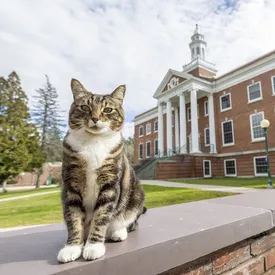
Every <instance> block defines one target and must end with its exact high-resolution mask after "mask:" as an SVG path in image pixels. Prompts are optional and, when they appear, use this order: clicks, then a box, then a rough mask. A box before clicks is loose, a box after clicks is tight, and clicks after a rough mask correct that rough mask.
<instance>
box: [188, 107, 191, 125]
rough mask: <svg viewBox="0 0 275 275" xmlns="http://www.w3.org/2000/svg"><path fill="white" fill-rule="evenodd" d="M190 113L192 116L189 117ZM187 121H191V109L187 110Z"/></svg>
mask: <svg viewBox="0 0 275 275" xmlns="http://www.w3.org/2000/svg"><path fill="white" fill-rule="evenodd" d="M189 110H190V111H189ZM189 112H190V116H189ZM187 121H188V122H189V121H191V107H188V108H187Z"/></svg>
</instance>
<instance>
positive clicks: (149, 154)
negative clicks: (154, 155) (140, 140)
mask: <svg viewBox="0 0 275 275" xmlns="http://www.w3.org/2000/svg"><path fill="white" fill-rule="evenodd" d="M146 157H147V158H150V157H151V142H150V141H147V142H146Z"/></svg>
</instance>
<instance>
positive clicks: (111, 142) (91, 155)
mask: <svg viewBox="0 0 275 275" xmlns="http://www.w3.org/2000/svg"><path fill="white" fill-rule="evenodd" d="M120 141H121V135H120V133H114V134H113V135H110V136H103V137H93V136H92V137H91V136H90V135H89V134H86V133H74V132H73V133H72V134H71V135H70V136H68V143H69V144H70V145H71V146H72V148H73V149H74V150H76V151H78V154H79V155H80V156H81V157H82V158H83V159H84V160H85V162H86V192H85V196H84V198H83V203H84V205H85V208H86V211H87V212H88V213H87V214H88V215H92V212H93V209H94V207H95V203H96V200H97V197H98V194H99V186H98V184H97V182H96V181H97V173H96V169H98V168H100V167H101V166H102V164H103V162H104V160H105V159H106V158H107V157H108V156H109V155H110V152H111V151H112V150H113V149H114V148H115V147H116V146H117V145H118V144H119V143H120Z"/></svg>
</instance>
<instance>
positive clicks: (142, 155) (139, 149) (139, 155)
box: [138, 143, 144, 159]
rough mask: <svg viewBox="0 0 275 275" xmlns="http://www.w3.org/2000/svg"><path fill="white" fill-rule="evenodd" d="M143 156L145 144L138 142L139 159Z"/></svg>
mask: <svg viewBox="0 0 275 275" xmlns="http://www.w3.org/2000/svg"><path fill="white" fill-rule="evenodd" d="M140 145H142V157H140ZM143 156H144V144H143V143H139V144H138V159H143Z"/></svg>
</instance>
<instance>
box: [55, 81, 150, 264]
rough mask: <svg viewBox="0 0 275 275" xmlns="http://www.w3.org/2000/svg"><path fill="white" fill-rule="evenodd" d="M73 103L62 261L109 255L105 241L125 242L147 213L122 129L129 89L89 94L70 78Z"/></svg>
mask: <svg viewBox="0 0 275 275" xmlns="http://www.w3.org/2000/svg"><path fill="white" fill-rule="evenodd" d="M71 89H72V93H73V97H74V102H73V103H72V105H71V109H70V113H69V131H68V133H67V135H66V137H65V139H64V142H63V165H62V179H63V184H62V202H63V213H64V220H65V223H66V225H67V231H68V238H67V243H66V245H65V247H64V248H62V249H61V250H60V252H59V254H58V257H57V259H58V261H59V262H70V261H74V260H76V259H77V258H79V257H80V256H81V254H82V255H83V257H84V258H85V259H86V260H95V259H98V258H100V257H102V256H103V255H104V254H105V245H104V242H105V239H111V240H113V241H123V240H125V239H126V238H127V234H128V232H130V231H133V230H135V229H136V228H137V220H138V219H139V217H140V215H141V214H144V213H145V212H146V208H145V207H144V206H143V204H144V191H143V189H142V187H141V185H140V183H139V180H138V179H137V177H136V175H135V172H134V170H133V168H132V166H131V164H130V161H129V160H128V158H127V156H126V154H125V151H124V146H123V138H122V134H121V129H122V126H123V122H124V111H123V108H122V103H123V99H124V95H125V91H126V88H125V86H124V85H122V86H119V87H118V88H117V89H115V90H114V91H113V92H112V93H111V94H109V95H96V94H93V93H91V92H88V91H87V90H86V89H85V88H84V87H83V85H82V84H81V83H80V82H79V81H78V80H76V79H72V80H71Z"/></svg>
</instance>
